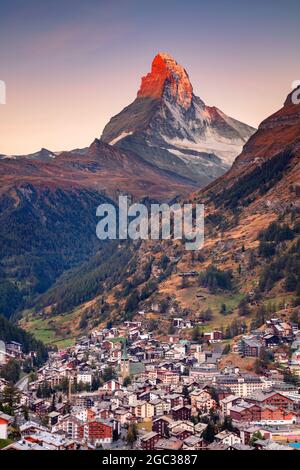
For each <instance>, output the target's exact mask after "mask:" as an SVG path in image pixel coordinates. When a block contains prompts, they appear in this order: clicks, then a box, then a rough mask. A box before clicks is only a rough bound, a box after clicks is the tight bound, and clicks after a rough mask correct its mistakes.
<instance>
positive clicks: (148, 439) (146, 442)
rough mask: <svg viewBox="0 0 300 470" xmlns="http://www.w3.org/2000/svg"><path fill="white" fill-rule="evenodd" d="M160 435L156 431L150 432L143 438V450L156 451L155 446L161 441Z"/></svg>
mask: <svg viewBox="0 0 300 470" xmlns="http://www.w3.org/2000/svg"><path fill="white" fill-rule="evenodd" d="M159 439H160V435H159V434H158V433H157V432H155V431H150V432H148V433H147V434H145V435H144V436H143V437H142V438H141V449H142V450H154V449H155V444H156V443H157V442H158V441H159Z"/></svg>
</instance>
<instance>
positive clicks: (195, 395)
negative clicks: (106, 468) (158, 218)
mask: <svg viewBox="0 0 300 470" xmlns="http://www.w3.org/2000/svg"><path fill="white" fill-rule="evenodd" d="M186 326H187V325H186V324H185V320H183V319H182V318H175V319H174V331H175V332H174V334H169V335H166V336H165V337H164V338H163V339H157V338H156V337H155V334H154V333H153V332H151V333H150V332H148V331H146V330H145V327H143V326H142V323H141V322H139V321H127V322H124V324H122V326H118V327H110V328H104V329H100V330H94V331H93V332H92V333H91V334H90V335H89V336H84V337H81V338H79V339H78V340H77V342H76V344H75V345H74V346H71V347H68V348H65V349H62V350H57V351H50V352H49V358H48V360H47V362H46V363H45V364H44V365H43V366H42V367H40V368H39V369H38V370H36V371H35V372H34V373H30V374H23V377H22V378H21V379H20V380H19V381H18V382H17V383H16V384H15V385H12V384H10V383H9V382H8V381H7V380H5V379H3V378H0V397H1V400H0V403H1V408H0V410H1V411H0V442H4V443H6V445H4V446H2V450H4V451H6V450H99V449H106V450H126V449H136V450H143V451H149V450H154V451H158V452H159V451H169V452H173V451H174V452H175V451H176V452H177V451H188V450H197V451H198V450H207V451H210V450H290V451H292V450H297V448H298V449H299V444H298V443H300V393H299V385H298V384H299V377H300V331H299V330H298V328H297V326H296V325H295V324H293V323H291V322H288V321H287V320H281V319H280V318H272V319H270V320H267V321H266V322H265V325H264V328H263V329H260V330H257V331H252V332H251V334H248V335H243V336H241V337H239V338H238V340H236V341H235V342H233V344H232V345H231V352H230V354H231V356H233V357H236V358H241V359H242V360H247V359H249V360H252V361H254V364H255V366H254V367H253V368H252V369H250V370H243V369H242V368H240V367H238V366H237V365H235V364H234V361H231V362H230V361H227V363H226V364H225V365H224V359H226V357H227V356H226V353H228V349H229V348H228V345H227V343H226V341H224V340H223V337H222V332H221V331H211V332H209V333H205V335H204V336H203V338H201V340H199V341H193V340H187V339H183V337H182V331H183V330H184V328H186ZM188 326H189V325H188ZM226 345H227V346H226ZM29 356H30V355H29ZM12 357H14V358H15V359H16V360H24V354H23V353H22V348H21V345H20V344H18V343H16V342H11V343H7V344H4V343H3V342H2V345H1V347H0V370H1V367H3V365H4V364H6V363H7V362H8V361H10V360H11V358H12ZM270 358H272V359H270ZM27 359H28V358H27Z"/></svg>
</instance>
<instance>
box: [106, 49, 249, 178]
mask: <svg viewBox="0 0 300 470" xmlns="http://www.w3.org/2000/svg"><path fill="white" fill-rule="evenodd" d="M254 131H255V129H253V128H252V127H250V126H248V125H246V124H243V123H241V122H239V121H237V120H235V119H233V118H231V117H228V116H227V115H226V114H224V113H223V112H222V111H220V110H219V109H218V108H216V107H214V106H213V107H210V106H207V105H206V104H205V103H204V102H203V101H202V100H201V99H200V98H198V97H197V96H195V95H194V93H193V87H192V85H191V83H190V79H189V76H188V74H187V72H186V71H185V69H184V68H183V67H182V66H181V65H179V64H178V63H177V62H176V61H175V60H174V59H173V58H172V57H171V56H170V55H168V54H164V53H159V54H157V56H156V57H155V58H154V60H153V62H152V69H151V72H150V73H148V74H147V75H146V76H145V77H143V78H142V83H141V87H140V89H139V91H138V93H137V98H136V99H135V100H134V102H133V103H132V104H130V105H129V106H127V107H126V108H125V109H123V111H121V112H120V113H119V114H117V115H116V116H114V117H113V118H112V119H111V120H110V122H109V123H108V124H107V125H106V126H105V128H104V130H103V134H102V137H101V140H102V141H104V142H107V143H109V144H110V145H113V146H115V147H119V148H122V149H126V150H132V151H134V152H135V153H137V154H138V155H140V156H141V157H142V158H143V159H145V160H146V161H148V162H151V163H152V164H154V165H156V166H157V167H159V168H161V169H164V170H168V171H171V172H173V173H175V174H177V175H179V176H184V177H186V178H189V179H190V180H191V182H193V183H194V184H195V183H196V184H197V185H198V186H199V185H200V186H204V185H205V184H208V183H209V182H210V181H212V180H213V179H215V178H216V177H217V176H219V175H221V174H223V173H224V172H225V171H226V170H227V169H228V168H229V167H230V166H231V164H232V162H233V161H234V159H235V157H236V156H237V155H238V154H239V153H240V151H241V149H242V147H243V145H244V144H245V143H246V141H247V140H248V138H249V137H250V136H251V135H252V134H253V133H254Z"/></svg>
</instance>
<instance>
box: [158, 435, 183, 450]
mask: <svg viewBox="0 0 300 470" xmlns="http://www.w3.org/2000/svg"><path fill="white" fill-rule="evenodd" d="M182 446H183V441H181V440H180V439H177V438H176V437H170V439H159V441H157V443H156V444H155V447H154V450H158V451H162V450H167V451H171V452H172V451H176V450H180V449H182Z"/></svg>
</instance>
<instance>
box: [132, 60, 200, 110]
mask: <svg viewBox="0 0 300 470" xmlns="http://www.w3.org/2000/svg"><path fill="white" fill-rule="evenodd" d="M137 96H138V97H139V98H146V97H150V98H156V99H160V98H163V97H164V98H167V99H168V100H170V101H172V102H176V103H177V104H179V105H180V106H182V107H183V108H186V109H188V108H189V107H190V106H191V102H192V98H193V87H192V85H191V83H190V79H189V76H188V74H187V72H186V70H185V69H184V68H183V67H182V66H181V65H179V64H178V63H177V62H176V60H175V59H174V58H173V57H172V56H171V55H170V54H167V53H165V52H159V53H158V54H157V55H156V56H155V57H154V59H153V61H152V67H151V72H149V73H148V74H147V75H146V76H145V77H143V78H142V83H141V87H140V89H139V91H138V94H137Z"/></svg>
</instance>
